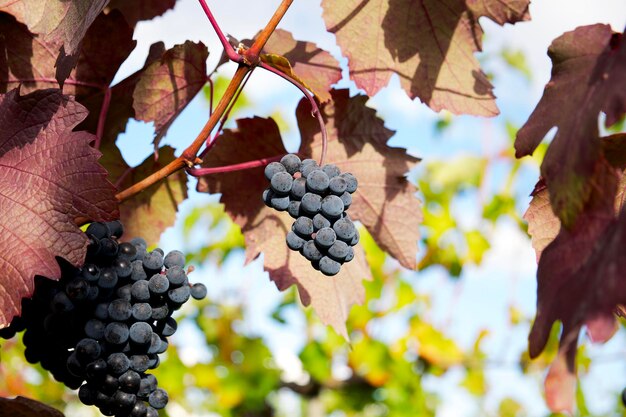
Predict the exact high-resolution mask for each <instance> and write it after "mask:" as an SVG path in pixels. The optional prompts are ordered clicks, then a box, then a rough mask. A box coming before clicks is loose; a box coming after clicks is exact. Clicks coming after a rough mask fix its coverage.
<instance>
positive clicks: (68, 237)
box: [0, 89, 119, 327]
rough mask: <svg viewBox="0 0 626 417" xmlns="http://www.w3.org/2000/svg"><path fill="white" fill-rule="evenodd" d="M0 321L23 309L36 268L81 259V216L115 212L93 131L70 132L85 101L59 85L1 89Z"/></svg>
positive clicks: (55, 268)
mask: <svg viewBox="0 0 626 417" xmlns="http://www.w3.org/2000/svg"><path fill="white" fill-rule="evenodd" d="M0 115H2V117H0V172H1V175H0V178H2V180H1V181H0V207H1V209H0V211H1V212H2V217H1V218H0V227H1V228H2V229H3V230H4V233H2V234H0V248H2V250H1V252H2V253H3V256H2V259H0V266H1V267H0V269H1V270H2V271H4V275H3V279H2V284H1V285H0V327H4V326H6V325H7V324H8V323H10V321H11V320H12V318H13V316H14V315H17V314H19V313H20V308H21V306H20V304H21V303H20V301H21V298H22V297H25V296H29V295H31V294H32V291H33V286H34V285H33V279H34V276H35V275H43V276H46V277H48V278H51V279H58V278H59V276H60V273H61V271H60V268H59V265H58V264H57V261H56V259H55V256H60V257H63V258H65V259H67V260H68V261H69V262H71V263H72V264H74V265H80V264H82V263H83V262H84V259H85V252H86V249H87V243H88V241H87V238H86V237H85V235H84V234H83V233H81V232H80V229H79V228H78V227H77V226H76V224H75V223H74V221H75V219H77V218H79V217H87V218H89V219H93V220H113V219H114V218H117V217H118V214H119V212H118V207H117V201H116V200H115V195H114V194H115V190H114V187H113V186H112V185H111V184H110V183H109V182H108V181H107V180H106V171H105V170H104V169H103V168H102V167H101V166H100V165H99V164H98V161H97V160H98V158H99V157H100V152H98V151H96V150H95V149H93V148H91V147H90V146H89V142H91V141H92V140H93V139H94V138H93V135H91V134H89V133H86V132H72V129H73V128H74V127H75V126H76V125H78V123H80V122H81V120H83V119H84V118H85V116H86V109H85V108H84V107H83V106H81V105H80V104H78V103H76V102H75V100H74V99H73V98H71V97H67V96H63V95H62V94H61V93H60V92H59V91H58V90H52V89H50V90H39V91H36V92H33V93H31V94H28V95H24V96H20V95H19V92H18V90H12V91H9V92H8V93H7V94H4V95H1V96H0Z"/></svg>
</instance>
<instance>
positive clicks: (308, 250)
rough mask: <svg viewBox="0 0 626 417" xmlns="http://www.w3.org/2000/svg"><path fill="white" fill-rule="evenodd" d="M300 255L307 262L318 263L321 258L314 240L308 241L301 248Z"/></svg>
mask: <svg viewBox="0 0 626 417" xmlns="http://www.w3.org/2000/svg"><path fill="white" fill-rule="evenodd" d="M302 255H303V256H304V257H305V258H306V259H308V260H309V261H319V260H320V259H322V256H323V255H322V253H321V252H320V250H319V249H318V248H317V246H315V241H314V240H309V241H307V242H306V243H305V244H304V245H303V246H302Z"/></svg>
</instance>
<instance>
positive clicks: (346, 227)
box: [263, 154, 359, 276]
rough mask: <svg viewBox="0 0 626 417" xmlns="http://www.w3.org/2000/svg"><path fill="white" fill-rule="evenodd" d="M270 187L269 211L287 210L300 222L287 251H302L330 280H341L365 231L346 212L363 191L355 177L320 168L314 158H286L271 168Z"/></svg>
mask: <svg viewBox="0 0 626 417" xmlns="http://www.w3.org/2000/svg"><path fill="white" fill-rule="evenodd" d="M265 178H267V180H268V181H269V182H270V187H269V188H268V189H266V190H265V191H264V192H263V201H264V202H265V204H266V205H267V206H268V207H272V208H274V209H276V210H278V211H287V212H288V213H289V215H290V216H291V217H293V218H294V219H296V220H295V221H294V223H293V225H292V227H291V231H290V232H289V233H288V234H287V246H288V247H289V249H291V250H293V251H298V252H300V253H301V254H302V255H303V256H304V257H305V258H306V259H307V260H309V261H311V265H312V266H313V268H315V269H316V270H318V271H321V272H322V273H323V274H324V275H329V276H332V275H336V274H337V273H339V270H340V269H341V264H343V263H344V262H350V261H351V260H352V259H353V258H354V250H353V249H352V247H353V246H354V245H356V244H357V243H358V242H359V232H358V230H357V229H356V227H355V226H354V223H352V220H351V219H350V217H349V216H348V214H347V213H346V210H347V209H348V208H350V205H351V204H352V193H354V192H355V191H356V189H357V185H358V183H357V179H356V178H355V177H354V175H352V174H350V173H348V172H345V173H343V174H342V173H341V171H340V170H339V168H337V166H335V165H332V164H328V165H324V166H323V167H320V166H319V165H318V164H317V162H315V161H314V160H313V159H305V160H304V161H300V158H299V157H298V156H297V155H294V154H288V155H285V156H284V157H283V158H282V159H281V160H280V162H271V163H269V164H268V165H267V166H266V167H265Z"/></svg>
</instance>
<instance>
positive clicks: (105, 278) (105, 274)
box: [98, 268, 118, 290]
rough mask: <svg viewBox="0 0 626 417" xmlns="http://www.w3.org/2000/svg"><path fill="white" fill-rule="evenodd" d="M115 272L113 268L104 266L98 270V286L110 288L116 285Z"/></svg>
mask: <svg viewBox="0 0 626 417" xmlns="http://www.w3.org/2000/svg"><path fill="white" fill-rule="evenodd" d="M117 281H118V279H117V274H116V273H115V270H114V269H113V268H106V269H104V270H103V271H100V279H98V287H100V288H102V289H105V290H110V289H112V288H115V286H116V285H117Z"/></svg>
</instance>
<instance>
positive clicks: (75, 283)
mask: <svg viewBox="0 0 626 417" xmlns="http://www.w3.org/2000/svg"><path fill="white" fill-rule="evenodd" d="M89 287H90V285H89V284H88V283H87V281H86V280H84V279H81V278H77V279H73V280H72V281H70V282H68V283H67V285H66V286H65V293H66V294H67V296H68V297H69V299H70V300H73V301H80V300H84V299H85V298H87V294H88V293H89Z"/></svg>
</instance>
